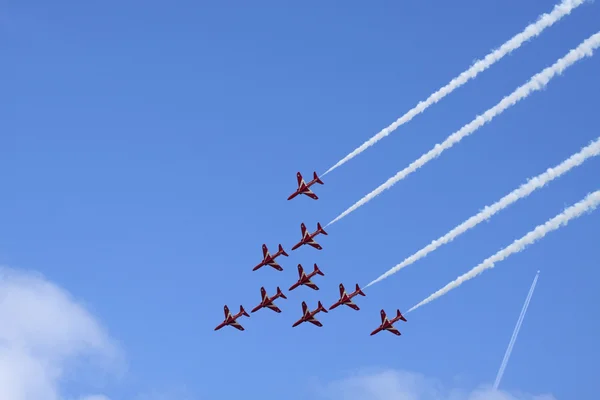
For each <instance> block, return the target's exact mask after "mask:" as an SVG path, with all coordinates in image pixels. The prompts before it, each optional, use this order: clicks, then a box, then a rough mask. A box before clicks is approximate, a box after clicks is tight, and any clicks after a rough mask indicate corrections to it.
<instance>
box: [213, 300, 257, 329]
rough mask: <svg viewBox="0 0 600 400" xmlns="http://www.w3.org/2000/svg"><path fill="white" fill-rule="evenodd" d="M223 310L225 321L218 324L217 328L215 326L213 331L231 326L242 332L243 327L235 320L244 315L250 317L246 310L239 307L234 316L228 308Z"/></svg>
mask: <svg viewBox="0 0 600 400" xmlns="http://www.w3.org/2000/svg"><path fill="white" fill-rule="evenodd" d="M224 310H225V321H223V322H222V323H221V324H219V326H217V327H216V328H215V331H218V330H219V329H221V328H222V327H224V326H226V325H231V326H233V327H234V328H236V329H238V330H240V331H243V330H244V327H243V326H241V325H240V324H239V322H237V321H236V319H238V318H239V317H241V316H242V315H245V316H246V317H249V316H250V315H248V313H247V312H246V310H244V307H242V306H240V312H239V313H237V314H235V315H231V313H230V312H229V307H227V306H225V307H224Z"/></svg>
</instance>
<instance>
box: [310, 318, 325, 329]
mask: <svg viewBox="0 0 600 400" xmlns="http://www.w3.org/2000/svg"><path fill="white" fill-rule="evenodd" d="M308 322H310V323H311V324H313V325H316V326H318V327H319V328H321V327H322V326H323V324H322V323H320V322H319V321H317V320H316V319H314V318H311V319H309V320H308Z"/></svg>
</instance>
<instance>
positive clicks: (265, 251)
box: [262, 246, 270, 259]
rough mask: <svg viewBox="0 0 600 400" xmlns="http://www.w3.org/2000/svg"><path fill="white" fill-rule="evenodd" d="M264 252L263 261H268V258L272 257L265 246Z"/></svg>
mask: <svg viewBox="0 0 600 400" xmlns="http://www.w3.org/2000/svg"><path fill="white" fill-rule="evenodd" d="M262 251H263V259H266V258H267V256H269V255H270V254H269V250H267V247H266V246H265V247H263V249H262Z"/></svg>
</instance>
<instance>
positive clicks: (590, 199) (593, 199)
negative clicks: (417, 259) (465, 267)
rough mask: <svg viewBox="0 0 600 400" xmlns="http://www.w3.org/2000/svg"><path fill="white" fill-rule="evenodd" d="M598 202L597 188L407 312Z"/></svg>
mask: <svg viewBox="0 0 600 400" xmlns="http://www.w3.org/2000/svg"><path fill="white" fill-rule="evenodd" d="M598 203H600V190H597V191H595V192H593V193H590V194H588V195H587V196H586V197H585V199H583V200H581V201H580V202H579V203H576V204H574V205H572V206H571V207H569V208H567V209H565V211H563V212H562V213H560V214H558V215H557V216H556V217H554V218H552V219H550V220H548V221H547V222H546V223H545V224H543V225H538V226H537V227H536V228H535V229H534V230H532V231H531V232H529V233H528V234H527V235H525V236H523V237H522V238H521V239H518V240H515V241H514V242H513V243H512V244H511V245H509V246H508V247H506V248H504V249H502V250H500V251H499V252H497V253H496V254H494V255H493V256H491V257H489V258H488V259H486V260H485V261H483V262H482V263H481V264H479V265H478V266H476V267H475V268H473V269H472V270H470V271H469V272H467V273H466V274H463V275H461V276H459V277H458V278H456V279H455V280H453V281H452V282H450V283H449V284H447V285H446V286H444V287H443V288H441V289H440V290H438V291H437V292H435V293H434V294H432V295H431V296H429V297H428V298H426V299H425V300H423V301H422V302H420V303H419V304H417V305H415V306H413V307H412V308H411V309H410V310H408V312H411V311H413V310H416V309H417V308H419V307H421V306H424V305H425V304H427V303H429V302H431V301H433V300H435V299H437V298H438V297H441V296H443V295H445V294H446V293H448V292H449V291H451V290H452V289H456V288H457V287H459V286H460V285H462V284H463V283H464V282H466V281H468V280H471V279H473V278H475V277H476V276H477V275H479V274H481V273H482V272H483V271H485V270H486V269H489V268H493V267H494V265H495V264H496V263H497V262H498V261H502V260H504V259H505V258H506V257H508V256H510V255H511V254H513V253H517V252H519V251H522V250H523V249H525V248H526V247H527V246H529V245H531V244H533V243H535V242H537V241H538V240H539V239H541V238H543V237H544V236H546V234H548V233H549V232H552V231H555V230H557V229H558V228H560V227H561V226H563V225H566V224H567V223H568V222H569V221H570V220H572V219H574V218H577V217H580V216H581V215H583V214H584V213H585V212H588V211H592V210H594V209H595V208H596V207H597V206H598Z"/></svg>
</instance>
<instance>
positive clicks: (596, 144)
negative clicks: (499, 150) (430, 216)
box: [365, 138, 600, 288]
mask: <svg viewBox="0 0 600 400" xmlns="http://www.w3.org/2000/svg"><path fill="white" fill-rule="evenodd" d="M598 154H600V138H597V139H596V140H595V141H593V142H592V143H590V144H589V145H588V146H586V147H584V148H583V149H581V151H579V152H578V153H576V154H573V155H572V156H571V157H569V158H567V159H566V160H565V161H563V162H562V163H560V164H559V165H557V166H555V167H554V168H548V170H546V171H545V172H544V173H542V174H540V175H538V176H536V177H535V178H532V179H530V180H529V181H528V182H527V183H524V184H523V185H521V186H520V187H518V188H517V189H515V190H513V191H512V192H510V193H509V194H507V195H506V196H504V197H503V198H501V199H500V200H498V201H497V202H495V203H494V204H492V205H491V206H486V207H485V208H484V209H483V210H481V211H480V212H479V213H478V214H477V215H474V216H472V217H471V218H469V219H468V220H466V221H465V222H463V223H462V224H460V225H458V226H457V227H456V228H454V229H452V230H451V231H450V232H448V233H446V234H445V235H444V236H442V237H441V238H439V239H436V240H434V241H433V242H431V243H430V244H428V245H427V246H425V247H424V248H422V249H421V250H419V251H417V252H416V253H415V254H413V255H412V256H410V257H408V258H406V259H405V260H404V261H402V262H401V263H400V264H398V265H396V266H395V267H393V268H392V269H390V270H389V271H387V272H386V273H384V274H383V275H381V276H380V277H379V278H377V279H375V280H374V281H373V282H371V283H369V284H368V285H367V286H365V288H368V287H369V286H371V285H374V284H376V283H377V282H379V281H382V280H384V279H385V278H387V277H389V276H390V275H393V274H395V273H396V272H398V271H400V270H401V269H403V268H405V267H407V266H409V265H411V264H413V263H415V262H416V261H418V260H420V259H421V258H423V257H425V256H427V255H428V254H429V253H431V252H432V251H434V250H436V249H437V248H438V247H440V246H443V245H444V244H446V243H449V242H451V241H453V240H454V239H456V238H457V237H458V236H459V235H461V234H463V233H465V232H466V231H468V230H469V229H471V228H474V227H475V226H477V225H478V224H479V223H481V222H483V221H485V220H488V219H489V218H491V217H492V216H493V215H495V214H496V213H497V212H499V211H501V210H504V209H505V208H506V207H508V206H510V205H511V204H513V203H515V202H516V201H518V200H520V199H522V198H524V197H527V196H529V195H530V194H531V193H532V192H533V191H535V190H537V189H539V188H542V187H543V186H545V185H546V184H547V183H549V182H551V181H552V180H554V179H556V178H558V177H560V176H562V175H563V174H565V173H567V172H569V171H570V170H571V169H573V168H575V167H578V166H579V165H581V164H583V162H584V161H586V160H587V159H588V158H590V157H595V156H597V155H598Z"/></svg>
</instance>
